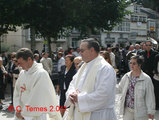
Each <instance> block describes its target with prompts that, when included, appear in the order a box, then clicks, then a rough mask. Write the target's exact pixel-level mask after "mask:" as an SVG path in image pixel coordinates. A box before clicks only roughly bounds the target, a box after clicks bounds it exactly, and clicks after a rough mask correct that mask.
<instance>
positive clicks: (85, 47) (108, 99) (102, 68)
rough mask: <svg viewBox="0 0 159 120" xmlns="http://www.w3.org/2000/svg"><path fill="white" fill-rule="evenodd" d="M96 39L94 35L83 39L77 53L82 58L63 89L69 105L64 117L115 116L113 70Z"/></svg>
mask: <svg viewBox="0 0 159 120" xmlns="http://www.w3.org/2000/svg"><path fill="white" fill-rule="evenodd" d="M99 51H100V48H99V43H98V42H97V41H96V39H94V38H89V39H84V40H83V41H82V43H81V45H80V54H81V56H82V60H83V61H84V62H85V63H84V64H83V65H82V66H81V68H80V69H79V70H78V72H77V74H76V75H75V76H74V77H73V80H72V82H71V83H70V86H69V89H68V91H67V93H66V96H67V97H66V103H65V105H66V106H70V108H69V110H68V113H67V112H66V113H67V115H65V118H64V119H66V120H116V115H115V110H114V105H115V86H116V73H115V71H114V69H113V68H112V66H111V65H110V64H109V63H107V62H106V61H105V60H104V58H103V57H101V56H99Z"/></svg>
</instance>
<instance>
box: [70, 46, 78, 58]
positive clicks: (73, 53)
mask: <svg viewBox="0 0 159 120" xmlns="http://www.w3.org/2000/svg"><path fill="white" fill-rule="evenodd" d="M79 52H80V48H79V47H77V48H75V49H74V51H73V52H72V55H74V56H75V57H78V56H80V54H79Z"/></svg>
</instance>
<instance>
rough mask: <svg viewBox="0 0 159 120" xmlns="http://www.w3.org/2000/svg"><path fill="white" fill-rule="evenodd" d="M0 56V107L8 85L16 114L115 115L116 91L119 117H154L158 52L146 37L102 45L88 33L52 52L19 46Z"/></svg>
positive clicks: (45, 117)
mask: <svg viewBox="0 0 159 120" xmlns="http://www.w3.org/2000/svg"><path fill="white" fill-rule="evenodd" d="M0 56H1V57H0V109H2V108H3V103H2V101H1V100H3V99H5V97H4V96H5V91H6V89H7V86H10V88H11V101H12V102H11V103H10V104H11V105H14V107H15V108H17V107H18V106H20V107H18V108H19V109H18V110H17V109H16V111H15V119H16V120H61V119H64V120H97V119H98V120H117V118H116V113H115V110H114V105H115V95H116V94H118V93H120V94H121V99H120V101H119V102H120V114H121V115H123V120H148V119H153V118H154V114H155V111H156V110H159V91H158V88H159V52H158V49H157V48H155V47H154V45H153V43H152V42H151V41H149V40H147V41H145V42H141V43H140V44H137V43H136V44H135V45H133V44H132V45H129V46H126V47H125V48H122V47H120V46H119V45H116V47H107V48H102V47H100V45H99V42H98V40H97V39H95V38H88V39H84V40H82V42H81V44H80V47H78V48H68V50H65V51H64V50H63V49H62V48H61V47H60V48H58V51H56V53H52V54H51V55H49V53H48V52H47V51H44V50H43V51H42V52H41V53H40V52H39V51H38V50H35V51H31V50H30V49H28V48H21V49H19V50H18V51H16V52H12V53H10V54H7V55H6V53H4V52H3V53H2V54H1V55H0ZM55 65H57V69H55V67H56V66H55ZM55 73H56V74H55ZM55 75H56V77H55ZM117 78H118V79H119V81H118V82H119V84H117ZM56 94H58V95H60V101H59V105H58V103H57V102H56ZM26 106H29V107H26ZM57 106H58V107H57ZM29 108H34V110H31V111H30V109H29ZM40 108H43V110H40ZM44 108H45V110H44ZM57 108H58V110H57ZM28 109H29V110H28Z"/></svg>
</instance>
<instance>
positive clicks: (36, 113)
mask: <svg viewBox="0 0 159 120" xmlns="http://www.w3.org/2000/svg"><path fill="white" fill-rule="evenodd" d="M17 61H18V63H19V65H20V66H21V67H22V69H23V70H22V71H21V72H20V74H19V78H18V79H17V82H16V85H15V91H14V108H15V119H16V120H61V119H62V118H61V115H60V111H59V110H60V109H59V106H58V104H57V99H56V94H55V90H54V87H53V85H52V82H51V79H50V77H49V74H48V73H47V71H46V70H44V69H43V66H42V64H41V63H36V62H34V60H33V54H32V52H31V51H30V50H29V49H27V48H21V49H20V50H18V51H17Z"/></svg>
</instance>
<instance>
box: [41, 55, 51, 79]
mask: <svg viewBox="0 0 159 120" xmlns="http://www.w3.org/2000/svg"><path fill="white" fill-rule="evenodd" d="M40 63H42V65H43V68H44V69H45V70H46V71H47V72H48V73H49V75H50V76H51V72H52V60H51V58H48V53H47V52H44V53H43V57H42V58H41V60H40Z"/></svg>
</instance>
